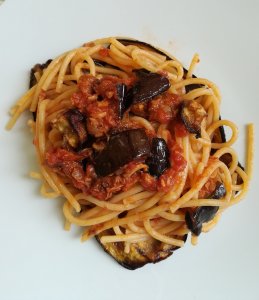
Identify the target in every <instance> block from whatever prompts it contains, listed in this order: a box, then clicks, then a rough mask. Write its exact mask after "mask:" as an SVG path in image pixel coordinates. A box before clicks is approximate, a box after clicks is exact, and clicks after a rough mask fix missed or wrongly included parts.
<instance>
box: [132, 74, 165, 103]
mask: <svg viewBox="0 0 259 300" xmlns="http://www.w3.org/2000/svg"><path fill="white" fill-rule="evenodd" d="M137 76H138V80H137V82H136V84H135V85H134V87H133V90H132V93H133V103H139V102H146V101H149V100H151V99H153V98H154V97H156V96H158V95H160V94H162V93H163V92H165V91H167V90H168V89H169V88H170V82H169V80H168V78H166V77H165V76H162V75H160V74H158V73H147V72H141V71H138V72H137Z"/></svg>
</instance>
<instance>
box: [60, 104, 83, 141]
mask: <svg viewBox="0 0 259 300" xmlns="http://www.w3.org/2000/svg"><path fill="white" fill-rule="evenodd" d="M65 117H66V118H67V119H68V122H69V124H70V126H71V127H72V129H73V130H74V131H75V132H76V134H77V136H78V140H79V145H82V144H84V143H85V142H86V140H87V131H86V119H85V116H84V115H83V114H82V113H81V112H80V111H79V110H78V109H75V108H74V109H70V110H68V111H67V112H66V113H65Z"/></svg>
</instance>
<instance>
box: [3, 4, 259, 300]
mask: <svg viewBox="0 0 259 300" xmlns="http://www.w3.org/2000/svg"><path fill="white" fill-rule="evenodd" d="M258 11H259V2H258V1H248V0H246V1H245V0H243V1H235V2H234V1H205V0H204V1H197V0H196V1H172V0H168V1H164V0H160V1H153V0H148V1H139V0H138V1H137V0H131V1H122V0H118V1H112V0H109V1H91V2H90V1H83V0H82V1H79V0H78V1H64V0H56V1H51V0H44V1H33V0H31V1H29V0H23V1H21V0H16V1H14V0H13V1H11V0H6V1H5V2H4V4H3V5H1V6H0V31H1V36H0V86H1V88H0V102H1V111H0V114H1V116H0V128H1V129H0V130H1V147H0V151H1V153H0V157H1V168H0V172H1V174H0V182H1V196H0V201H1V208H0V239H1V242H0V299H3V300H13V299H19V300H20V299H26V300H30V299H31V300H35V299H42V300H45V299H55V300H57V299H63V300H66V299H77V300H81V299H107V300H108V299H113V300H114V299H123V300H127V299H131V300H132V299H150V300H151V299H177V300H181V299H199V300H203V299H206V300H207V299H210V300H213V299H223V300H224V299H248V300H250V299H259V284H258V281H259V239H258V228H259V217H258V216H259V199H258V187H256V181H257V183H258V180H257V177H256V176H258V170H259V168H258V158H257V157H256V158H255V159H256V160H255V165H254V167H255V170H254V177H253V178H254V179H253V182H252V185H251V188H250V191H249V193H248V195H247V197H246V199H245V200H244V201H243V202H242V203H240V204H239V205H237V206H235V207H232V208H231V209H229V210H228V211H226V213H225V214H224V215H223V217H222V219H221V220H220V222H219V224H218V225H217V227H216V228H215V229H213V230H212V231H211V232H210V233H208V234H203V235H202V236H201V238H200V240H199V244H198V245H197V246H196V247H193V246H191V245H190V244H189V242H187V243H186V245H185V247H184V248H183V249H181V250H178V251H177V252H175V253H174V255H173V256H172V257H170V258H169V259H166V260H165V261H163V262H160V263H159V264H156V265H147V266H145V267H144V268H141V269H139V270H136V271H128V270H126V269H123V268H122V267H121V266H119V265H118V264H117V263H116V262H115V261H113V260H112V259H111V258H110V257H109V256H108V255H107V254H105V253H104V252H103V251H102V250H101V249H100V248H99V247H98V245H97V244H96V242H95V241H93V240H92V241H89V242H87V243H84V244H81V243H80V241H79V232H78V231H77V230H73V231H72V232H69V233H67V232H65V231H63V218H62V211H61V205H62V203H61V202H59V201H55V200H53V201H52V200H45V199H42V197H41V196H39V194H38V189H39V184H38V183H37V182H36V181H33V180H31V179H29V178H28V177H27V174H28V171H29V170H31V169H35V166H36V164H35V156H34V151H33V148H32V145H31V143H32V140H31V136H30V134H29V133H28V132H27V127H26V124H25V121H26V117H25V116H23V117H22V118H21V119H20V120H19V121H18V123H17V125H16V126H15V128H14V130H13V131H11V132H10V133H7V132H6V131H4V129H3V127H4V125H5V123H6V122H7V120H8V115H7V111H8V109H9V107H10V106H11V105H12V104H13V103H14V102H15V101H16V99H17V98H18V97H19V96H20V95H21V94H22V93H23V92H24V91H25V90H26V88H27V84H28V75H29V74H28V70H29V69H30V67H31V66H32V65H33V64H35V63H37V62H44V61H46V59H48V58H51V57H55V56H56V55H58V54H59V53H61V52H63V51H66V50H68V49H70V48H73V47H76V46H78V45H81V44H82V43H83V42H86V41H89V40H92V39H96V38H98V37H105V36H110V35H114V36H118V35H119V36H131V37H135V38H138V39H142V40H144V41H147V42H150V43H153V44H155V45H159V46H160V47H162V48H165V49H167V50H169V51H170V52H171V53H173V54H174V55H175V56H176V57H178V58H179V59H180V60H182V61H183V62H184V63H185V64H188V62H189V61H190V60H191V57H192V55H193V54H194V53H195V52H199V53H200V56H201V64H200V66H199V67H198V69H197V71H196V73H197V74H198V75H199V76H202V77H207V78H209V79H211V80H213V81H214V82H215V83H217V85H218V86H219V87H220V89H221V91H222V95H223V103H222V109H221V113H222V116H223V117H225V118H227V119H231V120H233V121H234V122H236V123H237V124H238V126H239V128H240V139H239V141H238V143H237V144H236V149H237V151H238V153H239V154H240V160H241V162H242V163H243V162H244V159H243V153H244V150H243V149H244V147H245V134H244V126H245V124H247V123H248V122H254V123H255V125H256V127H257V128H258V125H259V117H258V111H259V99H258V95H259V81H258V80H259V79H258V70H259V59H258V51H259V33H258V28H259V18H258ZM257 140H258V131H257V132H256V141H257ZM257 146H258V145H256V147H257ZM256 149H257V148H256ZM256 153H257V151H256Z"/></svg>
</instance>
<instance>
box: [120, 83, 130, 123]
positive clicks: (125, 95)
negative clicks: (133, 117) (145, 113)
mask: <svg viewBox="0 0 259 300" xmlns="http://www.w3.org/2000/svg"><path fill="white" fill-rule="evenodd" d="M116 90H117V98H118V102H119V104H118V114H119V118H120V119H122V117H123V114H124V113H125V111H126V110H127V109H128V108H129V107H130V106H131V104H132V101H133V98H132V90H131V89H130V90H129V91H128V90H127V86H126V85H125V84H123V83H119V84H117V86H116Z"/></svg>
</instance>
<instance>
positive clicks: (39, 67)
mask: <svg viewBox="0 0 259 300" xmlns="http://www.w3.org/2000/svg"><path fill="white" fill-rule="evenodd" d="M51 62H52V59H48V60H47V61H46V62H45V63H44V64H36V65H35V66H34V67H33V68H31V72H30V84H29V87H30V88H32V87H33V86H34V85H35V84H36V83H37V79H36V77H35V75H34V74H35V73H36V72H39V73H40V74H42V72H43V70H44V69H46V68H47V67H48V65H49V64H50V63H51Z"/></svg>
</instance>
